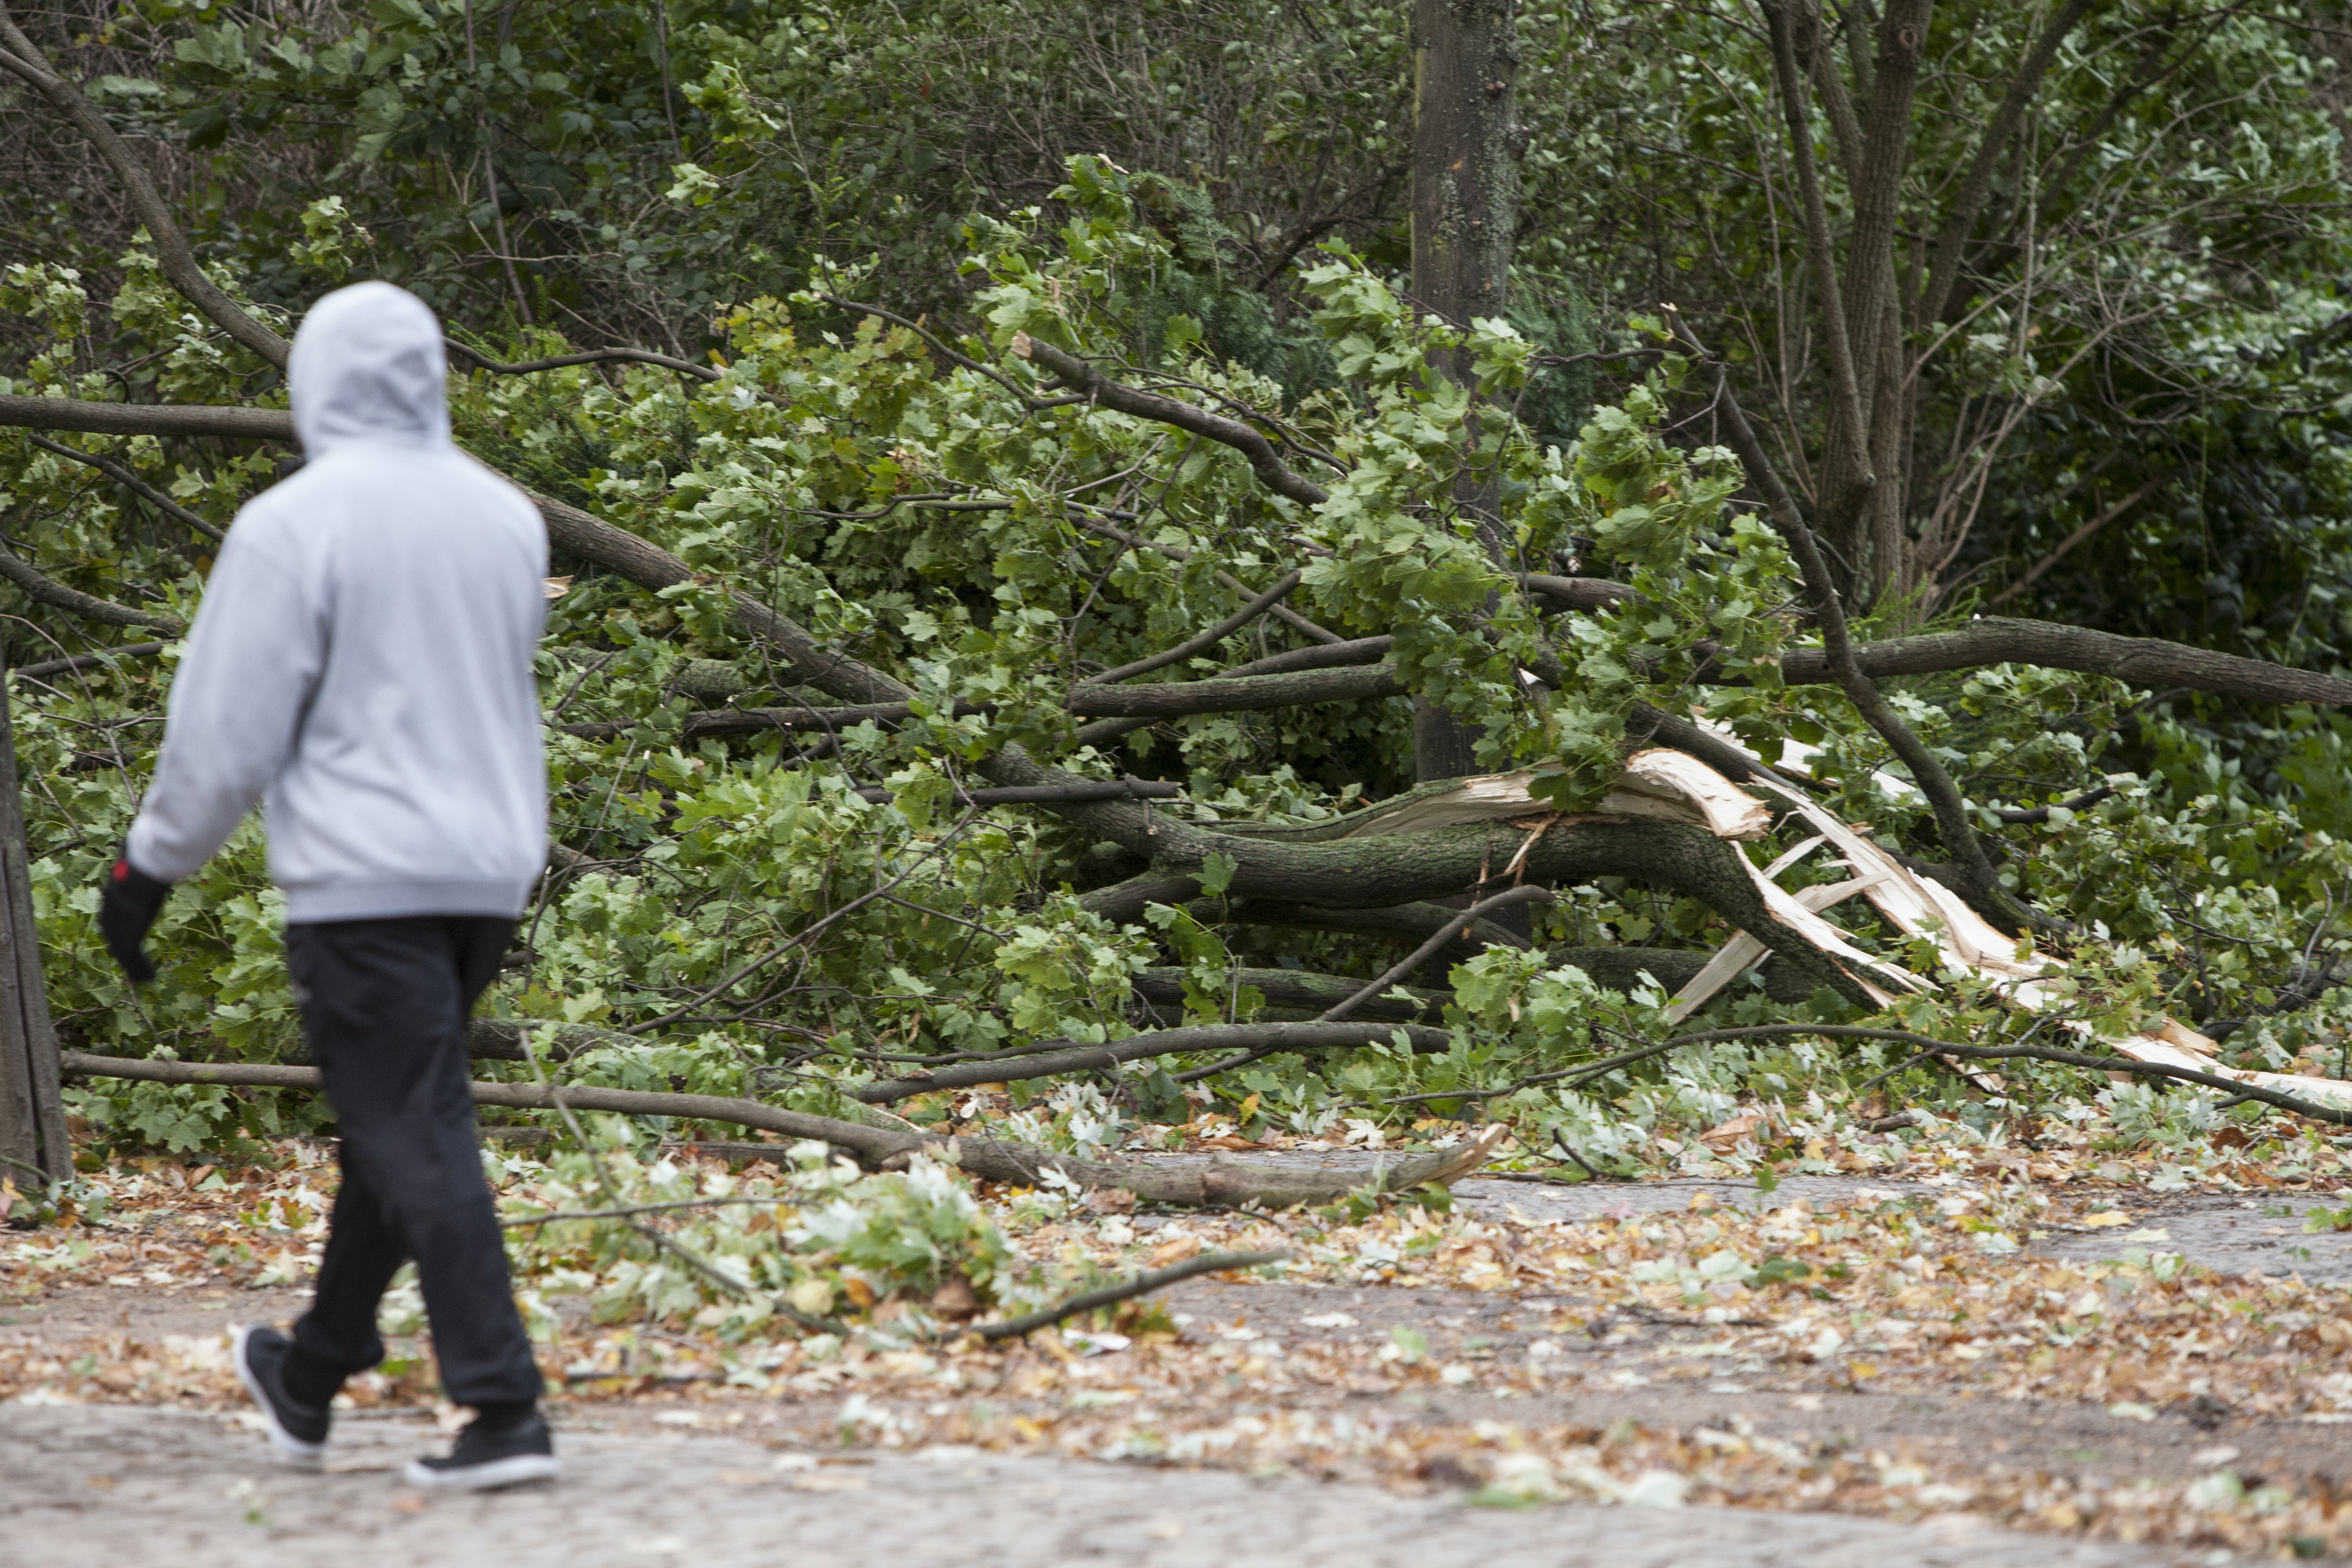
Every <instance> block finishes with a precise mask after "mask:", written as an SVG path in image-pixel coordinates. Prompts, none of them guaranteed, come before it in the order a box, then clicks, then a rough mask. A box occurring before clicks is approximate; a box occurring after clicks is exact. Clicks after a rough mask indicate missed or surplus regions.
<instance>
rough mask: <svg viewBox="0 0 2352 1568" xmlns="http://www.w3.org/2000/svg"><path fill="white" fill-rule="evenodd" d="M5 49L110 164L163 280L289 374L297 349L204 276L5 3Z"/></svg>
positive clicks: (149, 188) (0, 23) (77, 94)
mask: <svg viewBox="0 0 2352 1568" xmlns="http://www.w3.org/2000/svg"><path fill="white" fill-rule="evenodd" d="M0 44H5V45H6V47H7V48H8V49H9V50H10V51H12V52H13V54H14V56H15V57H14V58H13V59H10V58H7V57H0V68H6V69H9V70H11V71H14V72H15V73H16V75H17V76H19V77H21V78H24V79H25V80H26V81H27V82H29V83H30V84H31V85H32V88H33V90H34V91H36V92H37V93H39V94H40V95H41V96H42V97H43V98H45V99H47V100H48V101H49V104H50V107H52V108H54V109H55V110H57V111H58V113H60V114H62V115H63V116H65V118H66V119H68V120H71V121H72V122H73V124H74V126H75V128H76V129H78V130H79V131H80V132H81V133H82V134H83V135H84V136H86V137H88V138H89V142H90V145H91V146H92V147H94V148H96V149H97V150H98V155H99V156H100V158H102V159H104V160H105V161H106V164H107V167H108V168H110V169H111V170H112V171H113V172H114V177H115V178H116V179H117V180H119V181H120V182H121V184H122V192H123V194H124V195H125V196H126V197H128V198H129V200H130V203H131V211H132V212H133V213H135V214H138V216H139V221H140V222H141V223H142V224H144V225H146V226H147V234H148V237H149V238H151V239H152V240H153V241H154V244H155V252H156V256H157V259H158V260H159V261H160V262H161V263H162V264H163V276H164V277H166V278H167V279H169V280H170V282H171V285H172V287H174V288H176V289H178V290H179V291H180V293H181V294H182V295H183V296H184V297H185V298H186V299H187V301H188V303H190V304H191V305H194V307H195V308H197V309H198V310H201V311H202V312H204V314H205V317H206V318H208V319H210V320H211V321H212V323H213V325H215V326H216V327H218V328H219V329H221V330H222V331H224V332H226V333H227V334H228V335H229V336H230V337H231V338H234V339H236V341H238V342H239V343H242V344H243V345H245V347H247V348H248V349H250V350H253V352H254V353H256V354H257V355H259V356H260V357H261V359H262V360H263V361H264V362H266V363H268V364H269V365H272V366H274V367H275V368H276V369H278V371H281V372H282V371H284V370H285V369H286V357H287V355H288V354H289V352H291V351H292V349H293V345H292V344H290V343H289V342H288V341H287V340H285V339H284V338H281V337H279V336H278V334H277V333H276V332H274V331H272V330H271V329H269V328H268V327H266V326H264V325H262V324H261V323H260V322H258V321H257V320H255V319H253V318H252V317H251V316H249V315H247V313H246V310H245V308H244V307H243V306H241V305H239V304H238V303H237V302H236V300H234V299H231V298H229V297H228V296H227V295H226V294H225V293H223V292H222V291H221V289H220V287H219V286H218V285H217V284H215V283H214V282H213V280H212V279H211V278H209V277H205V270H204V268H203V267H200V266H198V265H197V262H196V253H195V252H194V250H192V249H190V248H189V246H188V241H187V236H186V235H183V234H182V233H181V232H180V225H179V224H178V222H177V221H176V220H175V219H174V218H173V215H172V209H171V208H170V207H169V206H167V205H165V204H164V202H163V196H162V194H161V193H158V192H157V191H156V189H155V182H154V181H153V180H152V179H151V178H149V177H148V173H147V166H146V165H145V164H144V163H142V162H140V161H139V159H138V158H137V157H136V156H134V155H133V154H132V152H131V148H130V145H129V144H128V143H126V142H125V141H123V140H122V138H121V136H120V135H118V134H116V132H115V130H114V127H112V126H111V125H109V124H108V123H107V122H106V120H105V117H104V116H102V115H100V113H99V112H98V110H96V109H94V108H93V107H91V105H90V101H89V99H86V98H84V97H83V96H82V95H81V91H80V89H78V88H76V87H75V86H74V85H73V84H72V83H71V82H68V81H67V80H66V79H65V78H63V77H60V76H58V74H57V72H56V71H55V69H53V68H51V67H50V65H49V62H48V59H47V57H46V56H44V55H43V54H42V53H41V51H40V50H39V49H38V48H37V47H35V46H34V44H33V40H32V39H30V38H28V37H26V36H25V35H24V33H23V32H22V31H20V30H19V29H18V28H17V26H16V18H15V17H14V16H11V15H10V14H9V11H8V7H7V5H5V3H0Z"/></svg>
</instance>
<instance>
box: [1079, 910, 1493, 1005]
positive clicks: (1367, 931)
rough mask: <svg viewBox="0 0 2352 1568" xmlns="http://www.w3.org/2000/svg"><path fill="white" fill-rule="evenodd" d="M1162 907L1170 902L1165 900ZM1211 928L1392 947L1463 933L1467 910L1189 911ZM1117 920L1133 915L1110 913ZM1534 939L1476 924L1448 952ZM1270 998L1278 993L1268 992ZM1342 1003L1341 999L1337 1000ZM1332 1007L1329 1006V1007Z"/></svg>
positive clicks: (1471, 953) (1471, 952)
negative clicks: (1372, 939)
mask: <svg viewBox="0 0 2352 1568" xmlns="http://www.w3.org/2000/svg"><path fill="white" fill-rule="evenodd" d="M1161 902H1163V903H1164V902H1166V901H1165V900H1162V901H1161ZM1186 907H1187V908H1188V909H1189V910H1190V911H1191V912H1192V915H1193V917H1194V918H1195V919H1198V920H1200V921H1202V923H1203V924H1206V923H1208V922H1211V921H1214V920H1223V921H1225V922H1226V923H1227V924H1230V925H1286V926H1295V927H1297V928H1298V929H1300V930H1304V931H1337V932H1340V933H1343V934H1345V935H1348V936H1378V937H1381V938H1382V939H1384V940H1387V941H1391V942H1418V941H1420V940H1421V939H1422V938H1423V937H1425V936H1429V935H1430V934H1431V933H1432V932H1434V931H1445V930H1449V929H1450V930H1455V931H1458V930H1460V929H1461V928H1462V924H1463V922H1462V911H1460V910H1458V909H1449V908H1447V907H1446V906H1445V905H1444V904H1426V903H1414V904H1391V905H1389V906H1387V907H1385V908H1381V909H1322V908H1318V907H1316V906H1315V905H1312V904H1285V903H1277V902H1275V901H1272V900H1268V899H1263V898H1251V899H1244V900H1241V901H1239V902H1238V903H1235V904H1232V905H1231V906H1230V907H1228V908H1223V909H1218V908H1211V907H1208V906H1207V905H1206V903H1205V901H1203V902H1202V904H1190V905H1187V906H1186ZM1108 918H1111V919H1130V918H1133V916H1130V915H1125V914H1123V913H1120V914H1110V915H1108ZM1527 945H1528V939H1527V938H1526V937H1525V936H1521V935H1520V934H1519V933H1517V932H1516V931H1513V930H1512V929H1511V928H1510V927H1509V926H1507V925H1497V924H1496V923H1495V922H1494V921H1492V920H1478V921H1474V922H1472V923H1471V929H1470V935H1469V936H1465V937H1463V938H1462V939H1460V940H1459V941H1457V942H1455V943H1454V946H1452V947H1450V948H1448V949H1446V952H1445V956H1447V957H1449V958H1475V957H1476V956H1478V955H1479V954H1480V953H1482V952H1484V951H1485V950H1486V948H1488V947H1525V946H1527ZM1266 995H1267V997H1268V998H1269V999H1271V998H1272V997H1273V995H1274V993H1273V992H1271V991H1269V992H1267V993H1266ZM1334 999H1337V998H1334ZM1329 1005H1330V1004H1329V1003H1328V1002H1326V1003H1324V1004H1323V1006H1326V1007H1328V1006H1329Z"/></svg>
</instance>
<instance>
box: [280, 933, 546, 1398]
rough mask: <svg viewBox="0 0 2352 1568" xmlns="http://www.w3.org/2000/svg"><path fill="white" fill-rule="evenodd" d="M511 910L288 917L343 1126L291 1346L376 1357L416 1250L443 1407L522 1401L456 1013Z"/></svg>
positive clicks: (535, 1384)
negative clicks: (384, 1318) (315, 1275)
mask: <svg viewBox="0 0 2352 1568" xmlns="http://www.w3.org/2000/svg"><path fill="white" fill-rule="evenodd" d="M513 930H514V922H513V921H511V920H501V919H486V918H479V917H471V916H448V915H425V916H419V917H415V918H408V919H399V920H341V921H331V922H322V923H320V924H318V925H289V926H288V927H287V928H286V959H287V965H288V967H289V968H290V969H292V970H293V973H294V985H295V991H296V994H297V995H298V996H299V998H300V999H301V1004H302V1024H303V1030H304V1032H305V1033H306V1034H307V1035H308V1036H309V1037H310V1056H311V1059H312V1060H313V1061H316V1062H317V1063H318V1064H319V1069H320V1072H321V1073H323V1074H324V1075H325V1078H326V1087H327V1097H328V1099H329V1100H331V1102H333V1103H334V1107H335V1120H336V1121H337V1123H339V1124H341V1129H342V1149H341V1161H342V1171H343V1185H342V1189H341V1192H339V1193H338V1194H337V1195H336V1197H335V1211H334V1216H333V1218H332V1219H331V1221H330V1224H329V1229H328V1232H327V1254H326V1259H325V1260H324V1261H323V1262H322V1263H321V1264H320V1268H319V1290H318V1295H317V1297H316V1299H315V1300H313V1301H312V1302H311V1305H310V1311H309V1312H306V1313H304V1314H303V1316H302V1319H301V1321H300V1322H298V1323H296V1324H295V1325H294V1343H295V1344H296V1345H298V1346H299V1347H300V1349H301V1350H302V1351H304V1352H306V1353H307V1354H310V1356H314V1357H316V1358H317V1359H318V1360H319V1361H320V1362H323V1363H325V1364H329V1365H331V1366H333V1367H335V1368H337V1369H339V1370H340V1371H341V1372H342V1373H343V1374H344V1375H347V1376H348V1375H350V1374H352V1373H354V1372H363V1371H365V1370H366V1369H367V1368H369V1367H371V1366H373V1365H375V1364H376V1363H378V1362H380V1361H382V1360H383V1339H382V1338H380V1337H379V1336H378V1335H377V1333H376V1329H375V1317H376V1308H377V1305H378V1304H379V1303H380V1302H381V1301H383V1292H384V1288H385V1287H386V1286H387V1285H389V1284H391V1282H392V1277H393V1275H394V1273H395V1272H396V1271H397V1270H399V1268H400V1266H401V1264H402V1263H404V1262H405V1261H407V1260H410V1259H412V1258H413V1259H415V1260H416V1272H417V1275H418V1278H419V1281H420V1282H421V1283H422V1284H423V1285H424V1287H425V1314H426V1316H427V1317H428V1318H429V1319H430V1320H431V1322H432V1325H433V1351H434V1354H435V1356H436V1358H437V1359H438V1360H439V1362H440V1364H441V1385H442V1389H443V1391H444V1392H445V1393H446V1395H447V1396H448V1398H449V1401H450V1402H451V1403H452V1404H456V1405H468V1406H472V1405H482V1404H489V1403H497V1402H503V1401H512V1400H529V1399H536V1398H537V1397H538V1396H539V1394H540V1390H541V1381H540V1375H539V1367H538V1364H536V1363H535V1362H534V1361H533V1360H532V1357H531V1350H530V1335H529V1334H527V1333H525V1332H524V1331H523V1326H522V1316H521V1314H520V1312H517V1311H516V1310H515V1304H514V1293H513V1290H512V1287H511V1286H510V1284H509V1281H508V1278H507V1253H506V1243H505V1240H504V1239H503V1237H502V1236H501V1235H500V1233H499V1220H498V1210H497V1208H496V1207H495V1205H494V1204H493V1203H492V1201H491V1197H490V1188H489V1184H488V1182H487V1181H485V1180H484V1179H483V1176H482V1163H481V1155H480V1154H479V1152H478V1151H479V1147H480V1143H479V1137H478V1134H477V1133H476V1131H475V1127H474V1101H473V1096H472V1094H471V1093H470V1092H469V1091H468V1088H467V1082H468V1075H467V1066H466V1019H467V1016H468V1015H470V1014H471V1013H472V1012H473V1010H474V1003H475V1002H476V1001H478V1000H479V999H480V998H481V994H482V992H483V990H484V989H485V988H487V987H488V985H489V983H490V980H491V978H492V977H494V976H496V974H497V973H498V967H499V956H500V955H501V954H503V953H504V951H505V948H506V942H507V938H508V936H509V935H510V934H511V933H512V932H513Z"/></svg>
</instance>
